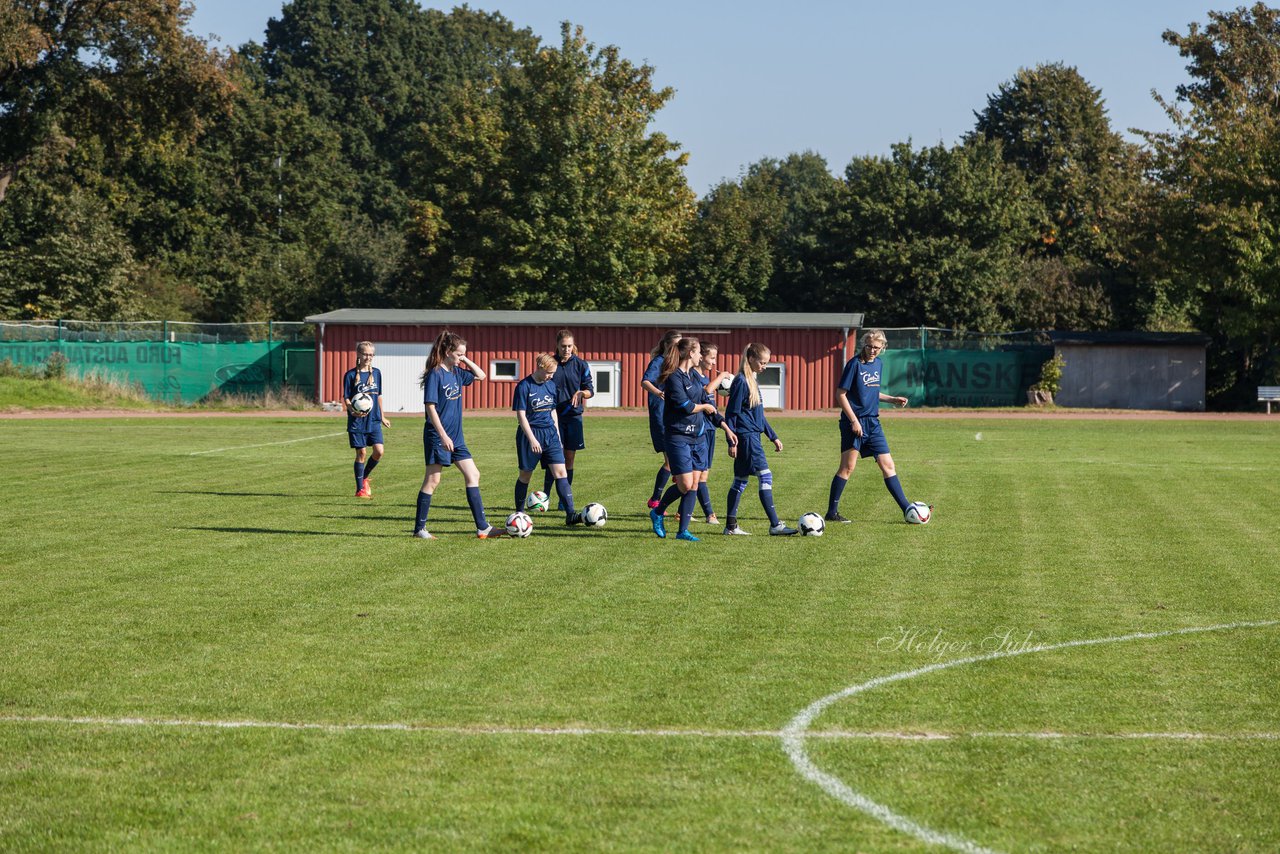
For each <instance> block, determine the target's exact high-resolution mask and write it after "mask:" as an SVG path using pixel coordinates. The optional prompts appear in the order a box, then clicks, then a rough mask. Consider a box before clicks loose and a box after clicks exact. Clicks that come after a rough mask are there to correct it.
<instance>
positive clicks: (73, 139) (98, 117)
mask: <svg viewBox="0 0 1280 854" xmlns="http://www.w3.org/2000/svg"><path fill="white" fill-rule="evenodd" d="M190 12H191V10H190V7H188V6H185V5H183V4H182V3H181V2H180V0H0V32H3V33H4V35H3V36H0V201H3V200H4V198H5V196H6V193H7V191H8V189H9V188H10V186H11V184H12V182H13V181H14V180H15V179H17V178H18V176H19V175H20V174H21V173H22V172H23V170H24V169H27V168H30V167H33V166H35V165H37V164H39V165H40V166H41V167H42V168H43V169H46V170H47V169H49V168H53V167H55V166H57V165H58V164H59V162H60V159H61V158H60V157H58V156H57V155H60V154H65V153H66V152H68V151H70V150H71V149H73V148H74V147H75V146H76V145H77V144H78V143H79V142H80V141H82V140H83V139H85V138H87V137H96V138H97V139H98V140H99V141H100V142H101V144H102V145H104V146H105V147H106V148H107V149H108V150H109V152H111V153H115V152H118V151H122V150H124V149H127V148H131V147H137V146H141V145H145V144H147V143H149V142H152V141H154V140H156V139H158V138H161V137H163V136H172V137H175V138H178V139H181V140H185V141H190V140H192V139H194V137H195V135H196V134H197V133H198V131H199V129H200V126H201V123H202V120H203V117H205V116H207V115H209V114H211V113H213V112H215V111H216V110H217V109H218V108H219V107H220V106H221V105H222V104H223V103H224V102H225V99H226V98H227V97H228V95H229V87H228V85H227V80H226V76H225V74H224V69H223V58H222V57H221V56H220V55H219V54H217V53H216V52H213V51H211V50H210V49H209V47H208V46H207V45H206V44H205V43H204V42H202V41H201V40H199V39H197V38H195V37H193V36H191V35H189V34H188V33H187V32H186V29H185V27H186V23H187V20H188V18H189V17H190Z"/></svg>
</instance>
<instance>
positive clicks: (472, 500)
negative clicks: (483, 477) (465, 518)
mask: <svg viewBox="0 0 1280 854" xmlns="http://www.w3.org/2000/svg"><path fill="white" fill-rule="evenodd" d="M467 504H468V505H469V506H470V507H471V518H472V519H475V520H476V530H477V531H483V530H485V529H486V528H488V527H489V520H488V519H486V518H485V517H484V502H483V501H481V500H480V487H478V486H468V487H467Z"/></svg>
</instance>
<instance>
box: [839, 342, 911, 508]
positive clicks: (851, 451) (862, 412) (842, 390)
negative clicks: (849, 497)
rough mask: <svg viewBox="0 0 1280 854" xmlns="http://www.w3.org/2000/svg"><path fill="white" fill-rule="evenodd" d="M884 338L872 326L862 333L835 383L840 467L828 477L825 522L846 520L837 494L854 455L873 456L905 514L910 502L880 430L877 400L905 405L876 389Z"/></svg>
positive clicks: (881, 371)
mask: <svg viewBox="0 0 1280 854" xmlns="http://www.w3.org/2000/svg"><path fill="white" fill-rule="evenodd" d="M886 344H888V339H887V338H885V335H884V332H882V331H881V330H879V329H872V330H870V331H868V332H866V333H865V334H864V335H863V336H862V349H861V350H859V351H858V353H857V355H855V356H854V357H853V358H852V359H850V360H849V361H848V363H846V364H845V366H844V373H843V374H841V376H840V382H839V384H838V385H837V386H836V403H837V404H838V405H839V406H840V468H839V469H837V470H836V473H835V477H833V478H831V492H830V495H829V497H828V499H827V515H826V519H827V521H828V522H848V521H849V520H848V519H846V518H845V517H843V516H841V515H840V496H841V495H842V494H843V493H844V488H845V486H846V485H847V484H848V483H849V476H850V475H851V474H853V467H854V465H855V464H856V463H857V462H858V455H859V454H861V455H862V456H864V457H875V460H876V463H877V464H878V465H879V466H880V471H881V473H882V474H883V475H884V485H885V488H886V489H888V490H889V494H890V495H892V496H893V500H894V501H896V502H898V506H899V507H901V508H902V512H903V513H904V514H905V513H906V512H907V508H908V507H909V506H910V502H908V501H907V496H906V495H905V494H904V493H903V491H902V484H900V483H899V482H898V473H897V469H895V468H894V465H893V457H892V456H891V455H890V454H889V443H888V442H887V441H886V440H885V438H884V431H883V430H881V429H880V401H882V400H883V401H887V402H889V403H896V404H898V405H899V406H906V405H907V399H906V398H905V397H894V396H893V395H891V394H884V393H883V392H881V391H880V382H881V378H882V377H883V376H884V362H882V361H880V354H881V353H883V352H884V348H885V345H886Z"/></svg>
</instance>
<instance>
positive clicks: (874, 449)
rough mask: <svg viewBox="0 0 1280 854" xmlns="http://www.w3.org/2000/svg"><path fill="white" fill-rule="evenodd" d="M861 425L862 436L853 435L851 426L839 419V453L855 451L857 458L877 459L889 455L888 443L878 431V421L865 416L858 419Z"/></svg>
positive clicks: (882, 432)
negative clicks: (882, 455)
mask: <svg viewBox="0 0 1280 854" xmlns="http://www.w3.org/2000/svg"><path fill="white" fill-rule="evenodd" d="M858 421H859V422H860V423H861V424H862V435H861V436H855V435H853V425H852V424H850V423H849V422H848V421H846V420H845V419H843V418H841V419H840V453H842V454H843V453H844V452H845V451H854V450H856V451H857V452H858V454H859V456H863V457H878V456H880V455H881V454H887V453H889V442H888V440H886V439H885V437H884V431H883V430H881V429H880V419H879V418H872V417H870V416H867V417H866V418H859V419H858Z"/></svg>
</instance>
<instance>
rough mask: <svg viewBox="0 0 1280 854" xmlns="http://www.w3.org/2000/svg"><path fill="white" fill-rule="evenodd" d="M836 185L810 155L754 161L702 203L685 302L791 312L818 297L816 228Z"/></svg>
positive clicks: (685, 273) (683, 288) (687, 266)
mask: <svg viewBox="0 0 1280 854" xmlns="http://www.w3.org/2000/svg"><path fill="white" fill-rule="evenodd" d="M838 192H839V181H838V180H837V179H836V178H835V177H833V176H832V175H831V172H830V171H829V170H828V168H827V163H826V161H825V160H824V159H823V158H822V157H821V156H819V155H817V154H814V153H812V152H805V153H803V154H792V155H789V156H788V157H787V158H785V159H784V160H781V161H778V160H774V159H772V158H766V159H764V160H761V161H759V162H758V163H754V164H752V165H751V166H750V167H749V168H748V170H747V172H746V174H745V175H743V177H742V178H741V179H740V180H739V181H737V182H731V181H726V182H723V183H721V184H720V185H718V186H716V187H715V188H713V189H712V190H711V192H709V193H708V194H707V195H706V197H704V198H703V199H702V200H701V201H700V202H699V203H698V214H697V217H696V219H695V221H694V225H693V229H692V235H691V237H690V248H689V254H688V257H687V259H686V261H685V263H684V265H683V267H682V273H681V285H680V291H679V292H680V299H681V304H682V305H684V306H687V307H689V308H695V309H698V310H715V311H761V310H777V311H788V310H791V311H794V310H797V299H800V300H803V299H804V297H805V295H806V294H809V293H811V292H813V290H814V288H815V287H816V285H817V282H818V281H819V272H818V270H817V269H816V267H815V261H816V254H817V252H818V249H819V235H818V229H819V228H820V223H821V222H822V220H823V218H824V217H825V216H826V214H827V213H828V211H829V209H830V206H831V204H832V203H833V201H834V199H835V197H836V195H837V193H838Z"/></svg>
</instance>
